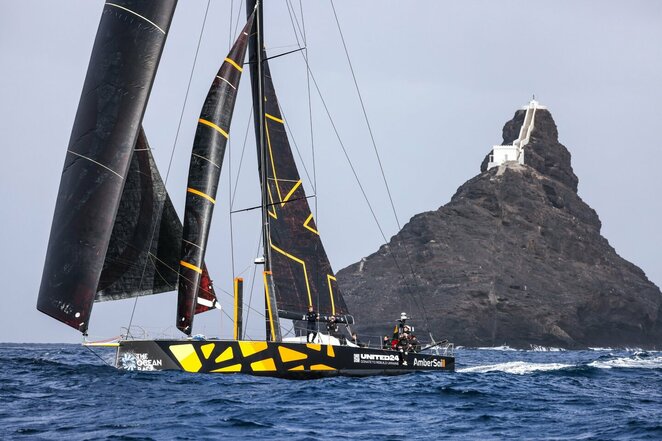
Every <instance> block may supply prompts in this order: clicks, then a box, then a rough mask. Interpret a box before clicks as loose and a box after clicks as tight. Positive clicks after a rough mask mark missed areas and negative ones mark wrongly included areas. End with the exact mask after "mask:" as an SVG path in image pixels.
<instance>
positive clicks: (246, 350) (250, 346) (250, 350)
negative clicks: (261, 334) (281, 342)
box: [239, 341, 268, 357]
mask: <svg viewBox="0 0 662 441" xmlns="http://www.w3.org/2000/svg"><path fill="white" fill-rule="evenodd" d="M267 347H268V345H267V342H266V341H240V342H239V349H241V355H243V356H244V357H250V356H251V355H253V354H257V353H258V352H262V351H264V350H265V349H267Z"/></svg>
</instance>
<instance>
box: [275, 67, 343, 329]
mask: <svg viewBox="0 0 662 441" xmlns="http://www.w3.org/2000/svg"><path fill="white" fill-rule="evenodd" d="M264 58H265V59H266V56H265V57H264ZM263 69H264V75H265V78H264V95H265V103H264V112H265V113H264V123H265V138H266V139H265V141H266V149H267V152H266V154H267V164H266V176H267V196H268V202H269V204H268V216H267V219H268V222H269V231H270V247H271V259H270V265H271V266H270V269H271V272H272V274H273V280H274V285H275V290H276V299H277V301H278V311H279V315H280V316H281V317H285V318H294V317H298V316H300V314H303V313H304V312H305V311H306V309H307V307H308V305H313V306H314V308H315V309H316V310H317V311H318V312H319V313H320V314H323V315H340V316H345V315H348V310H347V305H346V304H345V300H344V299H343V297H342V295H341V293H340V289H339V287H338V283H337V281H336V277H335V274H334V272H333V270H332V269H331V264H330V262H329V259H328V257H327V255H326V251H325V250H324V245H322V240H321V238H320V235H319V232H318V231H317V226H316V225H315V220H314V219H313V213H312V211H311V209H310V205H309V204H308V200H307V197H306V192H305V191H304V188H303V184H302V181H301V177H300V176H299V172H298V170H297V166H296V163H295V161H294V156H293V154H292V149H291V147H290V143H289V141H288V138H287V133H286V130H285V121H284V120H283V116H282V114H281V111H280V107H279V105H278V99H277V98H276V92H275V89H274V84H273V81H272V78H271V73H270V70H269V64H268V62H267V61H264V62H263ZM350 319H351V317H347V318H346V320H348V321H349V320H350Z"/></svg>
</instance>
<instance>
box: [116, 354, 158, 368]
mask: <svg viewBox="0 0 662 441" xmlns="http://www.w3.org/2000/svg"><path fill="white" fill-rule="evenodd" d="M118 365H119V368H120V369H124V370H127V371H155V370H157V368H161V367H162V366H163V360H154V359H151V358H149V356H148V354H146V353H134V352H125V353H123V354H122V356H121V357H120V358H119V362H118Z"/></svg>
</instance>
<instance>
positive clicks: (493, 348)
mask: <svg viewBox="0 0 662 441" xmlns="http://www.w3.org/2000/svg"><path fill="white" fill-rule="evenodd" d="M475 349H478V350H481V351H509V352H510V351H520V350H521V349H514V348H511V347H510V346H508V345H501V346H484V347H480V348H475Z"/></svg>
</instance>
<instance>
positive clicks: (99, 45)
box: [37, 0, 177, 332]
mask: <svg viewBox="0 0 662 441" xmlns="http://www.w3.org/2000/svg"><path fill="white" fill-rule="evenodd" d="M176 4H177V1H176V0H162V1H158V2H143V1H136V0H115V1H114V2H112V3H111V2H108V3H106V4H105V6H104V9H103V13H102V16H101V21H100V23H99V29H98V31H97V36H96V39H95V42H94V47H93V49H92V55H91V58H90V64H89V66H88V70H87V75H86V78H85V84H84V86H83V92H82V95H81V99H80V103H79V105H78V111H77V113H76V119H75V122H74V126H73V129H72V133H71V138H70V141H69V146H68V148H67V155H66V158H65V163H64V169H63V171H62V179H61V181H60V188H59V191H58V197H57V202H56V206H55V213H54V216H53V224H52V226H51V234H50V239H49V243H48V249H47V252H46V261H45V264H44V272H43V275H42V281H41V287H40V290H39V299H38V302H37V308H38V309H39V310H40V311H42V312H44V313H45V314H48V315H50V316H52V317H54V318H55V319H57V320H60V321H62V322H64V323H66V324H67V325H69V326H71V327H73V328H75V329H79V330H80V331H81V332H86V330H87V328H88V324H89V318H90V314H91V311H92V305H93V301H94V299H95V296H96V293H97V288H98V285H99V281H100V277H101V273H102V270H103V267H104V261H105V258H106V252H107V250H108V245H109V242H110V238H111V234H112V231H113V227H114V224H115V216H116V213H117V210H118V206H119V203H120V199H121V196H122V191H123V189H124V186H125V181H126V178H127V173H128V171H129V168H130V163H131V158H132V156H133V150H134V147H135V145H136V141H137V139H138V134H139V130H140V125H141V121H142V118H143V115H144V112H145V107H146V105H147V100H148V98H149V94H150V91H151V88H152V84H153V82H154V77H155V74H156V69H157V66H158V64H159V60H160V58H161V53H162V52H163V47H164V44H165V41H166V36H167V33H168V29H169V27H170V23H171V21H172V16H173V13H174V10H175V6H176Z"/></svg>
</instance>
